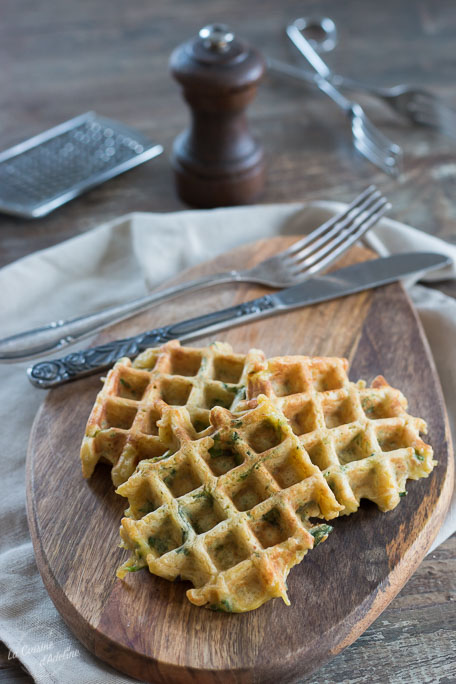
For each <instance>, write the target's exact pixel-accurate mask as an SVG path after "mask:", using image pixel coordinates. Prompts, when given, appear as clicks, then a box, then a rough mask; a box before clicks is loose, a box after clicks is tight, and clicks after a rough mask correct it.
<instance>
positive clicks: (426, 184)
mask: <svg viewBox="0 0 456 684" xmlns="http://www.w3.org/2000/svg"><path fill="white" fill-rule="evenodd" d="M313 14H319V15H327V16H330V17H331V18H332V19H334V20H335V22H336V23H337V27H338V30H339V44H338V45H337V47H336V49H335V50H334V51H333V52H331V53H329V54H328V55H326V56H325V58H326V60H327V61H328V62H329V64H330V66H332V67H337V70H338V71H339V72H340V73H342V74H347V75H350V76H352V77H356V78H359V79H361V80H364V81H367V82H369V83H372V84H384V85H393V84H396V83H399V82H411V83H413V84H416V85H422V86H426V87H429V88H430V89H432V90H433V91H435V92H437V93H440V94H442V95H444V96H445V98H446V99H447V101H448V102H449V103H450V104H452V105H453V106H454V105H455V104H456V80H455V58H454V36H455V31H456V11H455V5H454V1H453V0H407V1H403V2H397V1H395V0H383V2H381V3H378V2H373V1H372V0H369V1H366V0H364V1H361V0H348V1H345V2H337V0H321V2H313V1H310V2H302V1H301V2H293V1H291V0H282V2H280V3H278V2H276V0H261V1H260V0H251V1H250V2H248V3H246V2H245V1H243V0H230V2H227V1H226V0H225V1H223V0H212V1H211V2H209V0H192V1H191V2H189V1H188V0H187V1H185V0H178V1H174V2H165V1H164V0H159V1H154V2H150V0H129V2H124V1H123V0H109V1H108V0H96V1H94V0H78V1H76V0H39V1H38V2H37V1H36V0H3V2H2V4H1V15H2V17H1V23H0V61H1V64H2V68H1V70H0V98H1V107H0V149H4V148H6V147H9V146H11V145H13V144H15V143H17V142H19V141H21V140H24V139H25V138H28V137H29V136H31V135H34V134H36V133H39V132H41V131H43V130H45V129H46V128H48V127H51V126H54V125H56V124H58V123H60V122H61V121H64V120H66V119H69V118H71V117H73V116H76V115H77V114H80V113H82V112H85V111H87V110H95V111H97V112H98V113H99V114H102V115H105V116H108V117H112V118H115V119H118V120H120V121H122V122H124V123H126V124H129V125H131V126H133V127H136V128H137V129H139V130H140V131H141V132H143V133H145V134H147V135H148V136H149V137H151V138H152V139H154V140H156V141H157V142H159V143H161V144H163V145H164V147H165V153H164V154H163V155H162V156H161V157H159V158H158V159H155V160H153V161H150V162H148V163H146V164H145V165H143V166H140V167H138V168H137V169H135V170H133V171H130V172H128V173H126V174H125V175H122V176H120V177H118V178H116V179H114V180H111V181H109V182H107V183H105V184H104V185H101V186H100V187H98V188H96V189H94V190H92V191H91V192H89V193H88V194H86V195H84V196H82V197H80V198H78V199H76V200H75V201H73V202H71V203H70V204H68V205H66V206H64V207H61V208H60V209H58V210H57V211H56V212H54V213H53V214H51V215H50V216H48V217H46V218H43V219H40V220H37V221H33V222H30V221H27V220H23V219H15V218H11V217H7V216H2V217H0V230H1V228H2V227H4V228H6V230H3V231H2V233H3V234H2V233H0V249H1V253H0V263H1V264H5V263H7V262H10V261H12V260H13V259H16V258H18V257H19V256H22V255H23V254H24V253H28V252H31V251H34V250H36V249H41V248H43V247H46V246H48V245H50V244H53V243H55V242H58V241H60V240H63V239H65V238H68V237H70V236H71V235H74V234H76V233H78V232H82V231H84V230H86V229H88V228H91V227H93V226H95V225H97V224H99V223H101V222H103V221H106V220H108V219H110V218H113V217H116V216H119V215H121V214H125V213H128V212H131V211H168V210H175V209H179V208H180V207H182V206H183V205H182V203H181V202H180V201H179V199H178V198H177V196H176V193H175V189H174V184H173V180H172V174H171V170H170V165H169V154H170V151H171V142H172V140H173V139H174V137H175V136H176V135H177V134H178V133H179V132H180V131H181V130H182V129H183V128H184V127H185V126H186V124H187V121H188V110H187V109H186V107H185V105H184V102H183V100H182V97H181V95H180V92H179V88H178V86H177V84H176V83H175V81H174V80H173V79H172V78H171V77H170V75H169V72H168V60H169V56H170V53H171V51H172V50H173V48H174V47H175V46H177V45H178V44H179V43H181V42H182V41H184V40H186V39H188V38H190V37H192V36H193V35H195V34H196V33H197V32H198V30H199V29H200V28H201V26H203V25H205V24H207V23H210V22H225V23H228V24H229V25H230V26H231V27H232V28H233V30H234V31H235V32H236V34H237V35H239V36H240V37H241V38H245V39H246V40H248V41H249V42H251V43H252V44H253V45H254V46H256V47H257V48H259V49H260V50H262V51H263V52H264V53H265V54H267V55H271V56H274V57H277V58H280V59H285V60H287V61H289V62H291V61H293V59H294V57H293V48H292V47H291V46H290V44H289V41H288V40H287V38H286V36H285V31H284V29H285V26H286V24H287V23H288V22H289V21H291V20H292V19H294V18H296V17H298V16H303V15H305V16H309V15H313ZM358 99H359V101H360V102H361V103H362V104H365V105H366V109H367V111H368V113H369V114H371V115H372V118H373V119H374V120H375V123H376V124H378V125H379V126H380V128H381V129H382V130H383V132H384V133H386V134H387V135H388V136H389V137H391V138H392V139H393V140H394V141H395V142H398V143H399V144H401V145H402V146H403V148H404V152H405V155H406V164H405V174H404V175H403V177H402V178H401V179H400V181H396V180H394V179H390V178H388V177H386V176H384V175H383V174H382V173H381V172H379V171H377V170H376V169H375V167H373V166H372V165H371V164H369V163H368V162H367V161H365V160H364V159H363V158H361V157H360V156H359V155H358V154H357V153H356V152H355V151H354V149H353V147H352V144H351V139H350V135H349V129H348V125H347V122H346V120H345V118H344V115H343V113H342V112H340V111H338V110H337V109H336V108H335V107H334V106H333V105H332V103H331V102H330V101H329V100H326V99H325V97H324V96H323V95H322V94H321V93H319V92H318V91H316V90H314V89H311V88H308V87H305V86H304V85H301V84H299V83H294V82H291V81H289V80H285V79H284V78H281V77H277V76H275V75H268V76H267V77H266V78H265V80H264V82H263V84H262V86H261V87H260V89H259V92H258V96H257V98H256V100H255V101H254V103H253V105H251V107H250V108H249V120H250V124H251V127H252V129H253V131H254V132H255V133H256V134H258V135H259V136H260V138H261V139H262V142H263V145H264V148H265V152H266V156H267V161H268V179H267V186H266V190H265V192H264V194H263V196H262V197H261V198H260V201H262V202H283V201H291V200H293V201H294V200H301V199H309V198H326V199H343V200H346V199H347V198H349V197H351V196H354V194H356V192H357V191H359V190H361V189H362V188H364V187H365V186H366V184H367V183H368V182H376V183H378V184H379V185H380V187H381V189H382V191H383V192H385V193H386V194H387V195H388V197H389V198H390V199H391V200H392V201H393V203H394V206H395V217H396V218H398V219H401V218H403V219H404V220H406V221H407V222H409V223H412V224H414V225H415V226H416V227H418V228H423V229H425V230H430V225H429V224H430V223H431V222H432V229H431V232H434V233H436V234H441V235H445V236H446V237H447V238H450V239H451V238H452V237H453V234H454V235H456V227H455V225H454V220H455V218H456V217H455V211H456V209H455V206H454V205H452V204H451V202H450V198H451V196H452V195H453V193H454V189H455V178H456V165H455V161H454V160H455V151H456V142H455V141H452V140H451V139H449V138H445V137H443V136H440V135H439V134H438V133H435V132H433V131H431V130H429V129H424V128H421V127H411V126H410V125H409V123H408V121H405V120H402V119H401V118H400V117H398V116H397V115H395V114H394V113H392V112H391V111H390V110H389V109H388V108H386V107H385V106H383V105H381V104H378V103H376V101H375V100H372V99H371V98H367V97H366V96H363V95H359V97H358ZM436 179H438V180H439V183H438V184H437V183H436V182H435V180H436ZM449 222H450V223H449Z"/></svg>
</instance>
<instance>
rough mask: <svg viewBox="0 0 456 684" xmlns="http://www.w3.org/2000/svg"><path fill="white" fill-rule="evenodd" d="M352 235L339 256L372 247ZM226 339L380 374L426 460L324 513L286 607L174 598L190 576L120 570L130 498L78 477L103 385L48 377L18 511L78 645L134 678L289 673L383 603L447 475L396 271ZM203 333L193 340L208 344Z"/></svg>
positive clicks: (251, 259) (429, 529)
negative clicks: (334, 359)
mask: <svg viewBox="0 0 456 684" xmlns="http://www.w3.org/2000/svg"><path fill="white" fill-rule="evenodd" d="M294 239H295V238H274V239H271V240H267V241H263V242H261V243H256V244H255V245H250V246H247V247H243V248H240V249H237V250H235V251H233V252H231V253H230V254H225V255H223V256H222V257H219V258H218V259H216V260H214V261H212V262H210V263H208V264H205V265H203V266H200V267H198V268H195V269H193V270H191V271H189V272H187V273H185V274H184V275H183V276H182V277H181V280H183V279H188V278H194V277H197V276H200V275H202V274H207V273H211V272H213V273H215V272H217V271H221V270H226V269H227V268H231V267H232V265H233V264H236V266H237V267H239V268H242V267H245V266H250V265H253V264H254V263H258V262H259V261H260V260H261V259H263V258H265V257H266V256H269V255H270V254H272V253H274V252H276V251H278V250H279V249H283V248H284V247H285V246H286V245H287V244H289V243H290V242H292V241H293V240H294ZM371 256H372V254H371V253H369V252H368V251H367V250H364V249H362V248H360V247H357V248H354V249H353V250H352V251H351V252H350V254H349V255H347V256H346V257H345V258H344V259H343V261H342V262H340V263H339V264H338V266H341V265H346V264H348V263H352V262H355V261H359V260H363V259H366V258H369V257H371ZM264 292H265V290H264V289H262V288H259V287H254V286H250V285H241V286H239V285H230V286H223V287H217V288H215V287H214V288H213V289H211V290H209V291H206V292H202V293H200V294H198V295H197V296H196V297H195V296H191V295H190V296H185V297H181V298H179V299H177V300H176V301H174V302H171V303H168V304H166V305H165V306H161V307H158V308H156V309H151V310H150V311H149V312H147V313H145V314H141V315H139V316H137V317H135V318H133V319H130V320H129V321H125V322H123V323H121V324H118V325H116V326H115V327H113V328H111V329H110V330H109V331H108V332H105V333H103V335H102V336H100V337H99V338H98V340H97V342H100V341H102V340H103V341H105V340H107V339H114V338H116V337H121V336H126V335H131V334H134V333H135V332H139V331H141V330H145V329H149V328H153V327H157V326H159V325H162V324H165V323H171V322H173V321H178V320H181V319H185V318H189V317H191V316H194V315H197V314H200V313H205V312H208V311H213V310H216V309H219V308H222V307H225V306H231V305H232V304H236V303H239V302H241V301H246V300H248V299H252V298H253V297H256V296H259V295H260V294H261V293H264ZM217 338H218V339H220V340H226V341H228V342H230V343H231V344H232V346H233V347H234V349H235V350H236V351H240V352H246V351H247V350H248V349H249V348H250V347H260V348H261V349H263V350H264V351H265V353H266V355H267V356H276V355H283V354H309V355H336V356H346V357H347V358H348V359H349V361H350V368H351V370H350V377H351V379H353V380H357V379H359V378H364V379H366V380H368V381H370V380H372V378H374V377H375V376H376V375H377V374H379V373H380V374H382V375H384V376H385V377H386V379H387V380H388V381H389V382H390V383H391V384H392V385H393V386H394V387H398V388H399V389H401V390H402V391H403V392H404V393H405V395H406V396H407V397H408V399H409V408H410V412H411V413H412V414H414V415H418V416H421V417H423V418H425V420H426V421H427V423H428V426H429V435H428V441H429V442H430V443H431V444H432V446H433V447H434V451H435V457H436V459H437V460H438V466H437V467H436V468H435V469H434V471H433V473H432V474H431V476H430V477H429V478H428V479H425V480H420V481H417V482H412V481H410V482H409V483H408V496H407V497H406V498H405V499H404V500H403V501H402V502H401V503H400V505H399V506H398V507H397V508H396V509H395V510H394V511H391V512H389V513H386V514H385V513H380V511H379V510H378V509H377V508H376V506H374V505H373V504H370V503H368V502H366V503H363V505H362V506H361V509H360V510H359V512H358V513H356V514H354V515H351V516H349V517H344V518H341V519H339V520H336V521H335V523H334V527H335V529H334V532H333V533H332V534H331V535H330V536H329V538H328V540H327V541H326V542H325V543H324V544H321V545H320V546H318V548H316V549H315V550H313V551H310V552H309V553H308V555H307V556H306V557H305V558H304V560H303V562H302V563H301V564H300V565H298V566H296V567H295V568H293V570H292V571H291V573H290V576H289V580H288V584H289V596H290V599H291V607H287V606H285V604H284V603H282V602H281V601H280V600H279V599H276V600H273V601H269V602H268V603H267V604H265V605H264V606H262V607H261V608H259V609H258V610H256V611H253V612H251V613H246V614H225V613H214V612H211V611H209V610H205V609H203V608H197V607H196V606H193V605H192V604H190V603H189V601H188V600H187V599H186V597H185V590H186V589H187V588H188V586H189V585H188V584H187V583H182V582H177V583H170V582H167V581H166V580H163V579H161V578H158V577H154V576H153V575H151V574H150V573H148V572H147V570H144V571H142V572H138V573H131V574H129V575H128V576H127V578H126V580H125V581H120V580H118V579H116V576H115V571H116V568H117V566H118V565H119V564H120V563H121V562H123V561H124V560H125V559H126V557H127V552H126V551H124V550H122V549H120V548H118V542H119V536H118V528H119V521H120V518H121V516H122V512H123V510H124V509H125V507H126V500H125V499H122V498H121V497H119V496H117V495H116V494H115V493H114V491H113V487H112V484H111V480H110V475H109V470H108V468H107V467H105V466H99V467H98V468H97V471H96V473H95V475H94V477H93V478H92V479H91V480H90V481H85V480H83V479H82V476H81V471H80V462H79V447H80V443H81V439H82V436H83V434H84V428H85V423H86V420H87V418H88V415H89V413H90V410H91V407H92V404H93V402H94V400H95V396H96V394H97V392H98V390H99V389H100V376H94V377H90V378H86V379H83V380H79V381H78V382H74V383H70V384H68V385H65V386H63V387H60V388H58V389H55V390H53V391H52V392H50V393H49V394H48V396H47V397H46V399H45V401H44V403H43V405H42V407H41V410H40V411H39V413H38V415H37V417H36V420H35V424H34V427H33V431H32V434H31V438H30V445H29V454H28V465H27V480H28V484H27V487H28V492H27V494H28V497H27V498H28V516H29V525H30V530H31V534H32V539H33V544H34V548H35V554H36V559H37V563H38V567H39V570H40V572H41V575H42V577H43V581H44V583H45V585H46V588H47V590H48V592H49V594H50V596H51V598H52V600H53V601H54V603H55V605H56V607H57V609H58V610H59V611H60V613H61V614H62V616H63V618H64V620H65V621H66V622H67V624H68V625H69V627H70V629H71V630H72V631H73V632H74V634H75V635H76V636H77V637H78V639H80V640H81V641H82V642H83V644H85V646H87V648H89V649H90V650H91V651H92V652H93V653H94V654H96V655H97V656H99V657H100V658H101V659H102V660H104V661H106V662H107V663H109V664H110V665H112V666H113V667H115V668H117V669H119V670H121V671H122V672H125V673H127V674H129V675H132V676H134V677H137V678H138V679H140V680H143V681H147V682H157V683H162V682H166V683H170V682H172V683H173V684H176V683H179V684H180V683H181V682H186V683H187V682H193V683H194V682H198V684H206V683H207V684H213V683H214V682H220V683H221V682H223V683H225V682H230V683H231V682H236V683H238V682H242V683H244V682H261V683H262V684H265V683H267V682H274V683H276V682H281V683H284V682H292V681H295V680H296V679H298V678H299V679H302V678H304V677H305V676H306V675H308V674H309V673H310V672H312V670H314V669H316V668H318V667H319V666H320V665H321V664H322V663H323V662H325V661H326V660H327V659H329V658H331V657H332V656H334V655H335V654H336V653H338V652H339V651H340V650H341V649H342V648H344V647H345V646H347V645H348V644H350V643H351V642H352V641H354V640H355V639H356V638H357V637H358V636H359V635H360V634H361V633H362V632H363V631H364V630H365V629H366V628H367V627H368V625H369V624H370V623H371V622H372V621H373V620H374V619H375V618H376V617H377V616H378V615H379V613H380V612H381V611H382V610H383V609H384V608H385V607H386V606H387V604H388V603H389V601H391V599H392V598H393V597H394V596H395V595H396V594H397V592H398V591H399V590H400V588H401V587H402V586H403V584H404V583H405V582H406V581H407V580H408V578H409V577H410V575H411V574H412V573H413V571H414V570H415V568H416V567H417V565H418V563H419V562H420V560H421V559H422V558H423V556H424V554H425V552H426V550H427V549H428V548H429V546H430V544H431V542H432V540H433V539H434V537H435V535H436V534H437V531H438V529H439V527H440V524H441V522H442V520H443V518H444V515H445V512H446V510H447V507H448V503H449V499H450V495H451V491H452V484H453V470H452V468H453V458H452V453H451V444H450V436H449V430H448V425H447V419H446V414H445V407H444V404H443V401H442V394H441V390H440V386H439V382H438V379H437V376H436V372H435V369H434V364H433V360H432V357H431V355H430V352H429V348H428V345H427V342H426V340H425V338H424V335H423V332H422V329H421V327H420V323H419V321H418V319H417V316H416V314H415V312H414V310H413V308H412V306H411V303H410V301H409V299H408V298H407V296H406V294H405V292H404V290H403V288H402V286H401V285H399V284H395V285H389V286H387V287H382V288H379V289H377V290H373V291H369V292H365V293H362V294H359V295H354V296H351V297H346V298H341V299H338V300H334V301H332V302H328V303H325V304H320V305H318V306H313V307H309V308H305V309H301V310H298V311H294V312H291V313H287V314H283V315H280V316H275V317H272V318H269V319H264V320H262V321H258V322H255V323H250V324H247V325H244V326H240V327H238V328H233V329H231V330H228V331H226V332H224V333H221V334H219V335H218V336H217ZM210 341H211V339H209V338H202V339H201V340H200V341H198V342H197V343H194V346H204V345H206V344H207V343H209V342H210Z"/></svg>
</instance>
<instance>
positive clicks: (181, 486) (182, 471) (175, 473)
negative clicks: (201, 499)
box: [162, 462, 202, 499]
mask: <svg viewBox="0 0 456 684" xmlns="http://www.w3.org/2000/svg"><path fill="white" fill-rule="evenodd" d="M162 479H163V482H164V483H165V485H166V486H167V487H168V489H169V490H170V492H171V494H172V495H173V496H174V498H175V499H178V498H179V497H181V496H184V495H185V494H188V493H189V492H192V491H193V490H194V489H198V487H200V486H201V484H202V481H201V478H200V477H199V475H198V474H197V473H196V472H195V471H194V469H193V467H192V465H191V464H190V463H188V462H184V463H181V464H179V465H178V466H177V465H176V466H174V465H172V464H171V465H170V466H169V467H167V468H166V470H165V473H164V474H163V477H162Z"/></svg>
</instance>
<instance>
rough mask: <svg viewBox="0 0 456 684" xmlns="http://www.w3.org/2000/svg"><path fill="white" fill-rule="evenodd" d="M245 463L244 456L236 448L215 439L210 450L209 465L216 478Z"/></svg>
mask: <svg viewBox="0 0 456 684" xmlns="http://www.w3.org/2000/svg"><path fill="white" fill-rule="evenodd" d="M242 463H244V456H243V455H242V454H241V453H240V452H239V451H237V449H236V447H235V446H234V445H231V444H226V443H224V442H222V441H220V440H219V439H214V445H213V446H212V447H211V448H210V449H209V450H208V458H207V464H208V466H209V468H210V469H211V470H212V472H213V473H214V475H215V476H216V477H220V475H224V474H225V473H227V472H228V471H230V470H233V469H234V468H237V466H239V465H241V464H242Z"/></svg>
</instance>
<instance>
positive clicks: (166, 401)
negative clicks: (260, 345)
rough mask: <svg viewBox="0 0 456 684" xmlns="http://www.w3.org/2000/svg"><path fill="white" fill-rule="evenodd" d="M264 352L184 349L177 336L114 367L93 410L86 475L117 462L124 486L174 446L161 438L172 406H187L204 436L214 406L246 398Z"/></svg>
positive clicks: (217, 346) (84, 450)
mask: <svg viewBox="0 0 456 684" xmlns="http://www.w3.org/2000/svg"><path fill="white" fill-rule="evenodd" d="M263 358H264V356H263V354H262V352H259V351H255V350H251V351H250V352H249V353H248V354H247V355H243V354H235V353H233V350H232V349H231V347H230V345H229V344H223V343H219V342H216V343H214V344H213V345H211V346H209V347H205V348H201V349H198V348H192V347H181V346H180V344H179V342H178V341H176V340H173V341H171V342H168V343H167V344H165V345H163V346H162V347H160V348H154V349H147V350H146V351H145V352H143V353H142V354H140V355H139V356H138V357H137V358H136V359H135V361H134V362H133V363H132V362H131V361H130V359H127V358H123V359H120V360H119V361H118V362H117V363H116V364H115V366H114V367H113V368H112V369H111V370H110V371H109V373H108V375H107V378H106V379H105V382H104V385H103V388H102V390H101V391H100V392H99V394H98V396H97V399H96V402H95V405H94V407H93V409H92V412H91V414H90V417H89V420H88V423H87V427H86V432H85V437H84V439H83V442H82V446H81V462H82V473H83V475H84V477H90V476H91V475H92V473H93V471H94V469H95V466H96V464H97V463H98V461H100V460H101V461H103V462H107V463H110V464H111V465H112V472H111V476H112V481H113V483H114V485H116V486H118V485H119V484H121V483H122V482H125V481H126V480H127V479H128V478H129V477H130V475H131V474H132V473H133V472H134V470H135V468H136V465H137V464H138V462H139V461H140V460H142V459H145V458H147V459H149V458H155V457H159V456H162V455H164V454H165V453H166V452H168V453H169V452H170V450H171V451H172V449H173V442H172V439H173V436H172V435H169V437H170V439H171V442H170V443H167V442H166V441H163V439H160V437H159V436H158V427H157V421H158V420H160V418H161V416H162V413H163V410H164V409H165V408H167V407H169V406H174V407H175V406H185V407H186V408H187V409H188V412H189V415H190V418H191V422H192V425H193V433H192V436H193V437H196V436H197V435H202V434H204V431H205V430H206V429H207V427H208V426H209V413H210V409H211V408H213V407H214V406H223V407H225V408H228V409H234V408H235V406H236V404H237V403H238V402H239V401H240V399H241V398H244V397H245V384H246V378H247V375H248V373H249V371H250V372H251V371H252V370H253V369H254V368H255V365H256V364H257V363H258V361H261V360H262V359H263Z"/></svg>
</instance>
